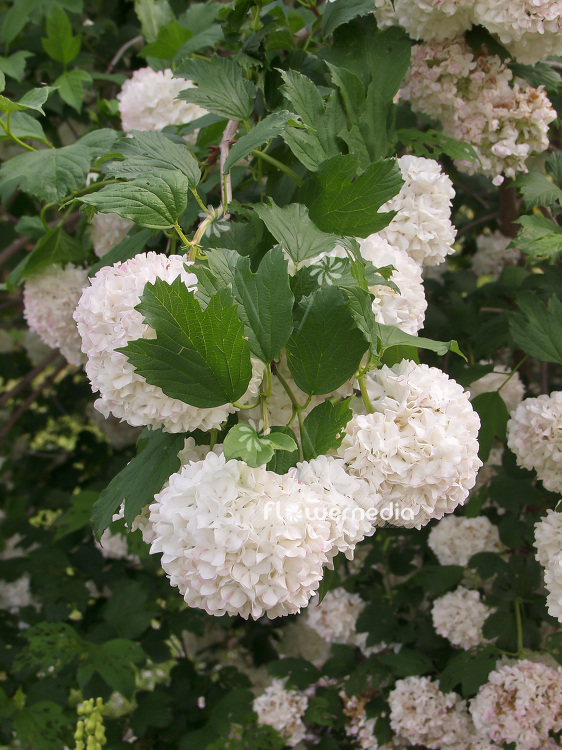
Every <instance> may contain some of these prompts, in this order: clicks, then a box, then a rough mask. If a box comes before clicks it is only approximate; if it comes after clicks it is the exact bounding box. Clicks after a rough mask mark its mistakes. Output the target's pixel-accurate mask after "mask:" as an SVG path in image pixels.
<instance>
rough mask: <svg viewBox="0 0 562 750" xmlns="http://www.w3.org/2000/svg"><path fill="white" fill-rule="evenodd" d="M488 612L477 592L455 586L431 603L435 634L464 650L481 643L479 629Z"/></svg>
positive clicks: (481, 637)
mask: <svg viewBox="0 0 562 750" xmlns="http://www.w3.org/2000/svg"><path fill="white" fill-rule="evenodd" d="M491 612H492V610H491V609H490V608H489V607H487V606H486V605H485V604H484V603H483V602H481V601H480V594H479V592H478V591H472V590H470V589H467V588H465V587H464V586H459V587H458V588H456V589H455V590H454V591H450V592H449V593H447V594H445V595H444V596H440V597H439V598H438V599H436V600H435V601H434V602H433V606H432V608H431V618H432V620H433V626H434V627H435V630H436V632H437V633H438V634H439V635H441V636H443V638H446V639H447V640H448V641H449V642H450V643H452V644H453V646H459V647H460V648H463V649H465V650H466V651H468V650H469V649H471V648H474V647H475V646H478V645H480V644H481V643H484V642H485V640H484V636H483V634H482V628H483V626H484V623H485V622H486V619H487V618H488V615H490V614H491Z"/></svg>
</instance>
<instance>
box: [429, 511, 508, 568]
mask: <svg viewBox="0 0 562 750" xmlns="http://www.w3.org/2000/svg"><path fill="white" fill-rule="evenodd" d="M428 544H429V547H430V548H431V550H432V551H433V552H434V553H435V555H436V556H437V559H438V560H439V563H440V564H441V565H462V566H465V565H468V561H469V560H470V558H471V557H472V556H473V555H477V554H478V553H479V552H496V553H498V554H499V553H501V552H504V551H505V547H504V546H503V544H502V543H501V541H500V535H499V532H498V527H497V526H494V524H493V523H492V522H491V521H490V519H489V518H487V517H486V516H477V517H476V518H465V517H463V516H447V517H446V518H443V519H442V520H441V521H439V522H438V523H437V524H435V526H434V527H433V528H432V529H431V531H430V532H429V537H428Z"/></svg>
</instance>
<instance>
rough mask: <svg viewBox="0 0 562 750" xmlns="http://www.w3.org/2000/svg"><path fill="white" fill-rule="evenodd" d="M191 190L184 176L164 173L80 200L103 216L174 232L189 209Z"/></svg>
mask: <svg viewBox="0 0 562 750" xmlns="http://www.w3.org/2000/svg"><path fill="white" fill-rule="evenodd" d="M188 189H189V183H188V179H187V177H186V176H185V175H184V174H183V173H182V172H179V171H175V172H172V171H165V172H159V173H156V174H154V176H152V177H138V178H137V179H136V180H131V181H130V182H120V183H117V184H115V185H107V186H106V187H104V188H102V189H101V190H100V191H99V192H97V193H92V194H90V195H84V196H82V197H81V198H80V200H81V201H82V202H83V203H87V204H88V205H90V206H93V207H94V208H95V209H96V210H97V211H101V213H104V214H112V213H114V214H119V216H123V217H124V218H125V219H131V220H132V221H134V222H135V223H136V224H140V226H141V227H149V228H151V229H171V228H172V227H173V226H174V224H175V223H176V222H177V221H178V219H179V217H180V216H181V215H182V213H183V212H184V211H185V209H186V207H187V191H188Z"/></svg>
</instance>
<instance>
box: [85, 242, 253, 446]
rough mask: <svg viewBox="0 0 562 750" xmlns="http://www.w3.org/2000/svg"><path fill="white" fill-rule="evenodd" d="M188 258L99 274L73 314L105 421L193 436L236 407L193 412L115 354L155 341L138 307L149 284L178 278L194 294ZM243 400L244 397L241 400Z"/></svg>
mask: <svg viewBox="0 0 562 750" xmlns="http://www.w3.org/2000/svg"><path fill="white" fill-rule="evenodd" d="M186 260H187V259H186V257H185V256H182V255H171V256H169V257H166V256H165V255H161V254H157V253H154V252H149V253H140V254H139V255H136V256H135V257H134V258H131V259H130V260H127V261H125V262H124V263H116V264H115V265H113V266H105V267H104V268H101V269H100V270H99V271H98V272H97V274H96V275H95V276H94V277H93V279H91V280H90V281H91V285H90V286H89V287H88V288H87V289H85V290H84V293H83V294H82V297H81V298H80V302H79V304H78V307H77V309H76V312H75V314H74V318H75V320H76V322H77V323H78V331H79V333H80V335H81V337H82V350H83V351H84V352H85V354H86V355H87V363H86V367H85V369H86V374H87V375H88V378H89V379H90V383H91V385H92V390H94V391H99V393H100V398H99V399H97V401H96V402H95V404H94V405H95V407H96V409H98V411H100V412H101V413H102V414H103V415H104V416H105V417H108V416H109V414H110V413H111V414H113V415H114V416H115V417H117V418H119V419H124V420H125V421H126V422H128V423H129V424H130V425H133V426H135V427H138V426H141V425H151V426H152V427H155V428H158V427H162V428H163V429H164V430H165V431H167V432H189V431H191V430H195V429H197V428H200V429H202V430H210V429H212V428H215V427H219V426H220V424H221V423H222V422H224V420H225V419H226V418H227V417H228V415H229V414H231V413H232V412H234V411H235V408H234V406H232V405H231V404H225V405H224V406H218V407H215V408H211V409H200V408H198V407H196V406H190V405H189V404H185V403H183V401H179V400H178V399H174V398H170V397H169V396H166V395H165V394H164V393H163V392H162V389H161V388H159V387H158V386H155V385H149V384H148V383H147V382H146V380H145V379H144V378H143V377H142V376H141V375H139V374H137V373H136V372H135V370H134V368H133V365H132V364H131V363H130V362H129V360H128V359H127V357H126V356H125V355H124V354H122V353H120V352H117V351H115V350H116V349H118V348H120V347H124V346H126V344H127V343H128V342H129V341H134V340H136V339H139V338H152V337H153V334H154V331H153V329H152V328H150V326H148V325H147V324H146V323H144V318H143V316H142V313H140V312H139V311H138V310H135V309H134V308H135V307H136V305H138V304H139V302H140V298H141V295H142V293H143V290H144V286H145V284H146V283H148V282H150V283H154V281H155V280H156V279H157V278H160V279H164V281H167V282H168V283H171V282H172V281H174V279H176V278H177V277H178V276H180V277H181V279H182V281H183V282H184V283H185V285H186V286H187V287H188V288H190V289H191V290H193V289H194V288H195V285H196V282H197V278H196V276H195V275H194V274H192V273H189V272H188V271H186V270H185V268H184V264H185V263H186ZM253 364H254V372H253V377H252V380H251V382H250V385H249V388H248V391H247V394H246V397H248V398H252V397H253V396H255V395H256V394H257V392H258V389H259V384H260V382H261V375H262V371H263V365H262V364H261V363H260V362H258V361H257V360H255V361H254V362H253ZM243 398H244V397H243Z"/></svg>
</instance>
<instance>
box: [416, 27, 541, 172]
mask: <svg viewBox="0 0 562 750" xmlns="http://www.w3.org/2000/svg"><path fill="white" fill-rule="evenodd" d="M512 78H513V73H512V72H511V70H509V68H508V67H507V65H506V64H505V63H502V62H501V60H500V58H499V57H496V56H494V55H485V54H478V55H475V54H474V53H473V52H472V50H471V48H470V47H469V46H468V44H466V43H465V42H464V41H462V40H456V41H452V42H450V43H440V42H432V43H431V44H420V45H417V46H416V47H414V50H413V54H412V61H411V66H410V70H409V73H408V76H407V78H406V89H405V90H404V92H403V93H404V95H405V96H407V97H409V99H410V102H411V104H412V108H413V109H414V111H416V112H423V113H424V114H426V115H428V116H429V117H434V118H437V119H440V120H441V122H442V124H443V132H444V133H445V134H446V135H449V136H451V137H453V138H456V139H457V140H459V141H467V142H468V143H470V144H472V145H473V146H474V148H475V150H476V152H477V154H478V156H479V157H480V162H470V161H461V162H458V166H459V168H462V169H463V170H464V171H467V172H469V173H471V174H472V173H475V172H478V173H482V174H485V175H487V176H489V177H492V178H494V179H493V181H494V184H496V185H499V184H501V183H502V182H503V178H504V177H515V176H516V174H517V173H518V172H526V171H527V167H526V164H525V162H526V160H527V158H528V157H529V156H531V155H532V154H538V153H541V152H542V151H544V150H545V149H547V148H548V143H549V141H548V126H549V124H550V123H551V122H552V121H553V120H555V119H556V112H555V110H554V109H553V107H552V105H551V103H550V101H549V99H548V97H547V96H546V94H545V93H544V91H543V90H542V87H539V88H538V89H535V88H532V87H531V86H527V87H525V88H521V87H520V86H519V84H518V83H516V84H515V85H514V86H511V85H510V82H511V79H512Z"/></svg>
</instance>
